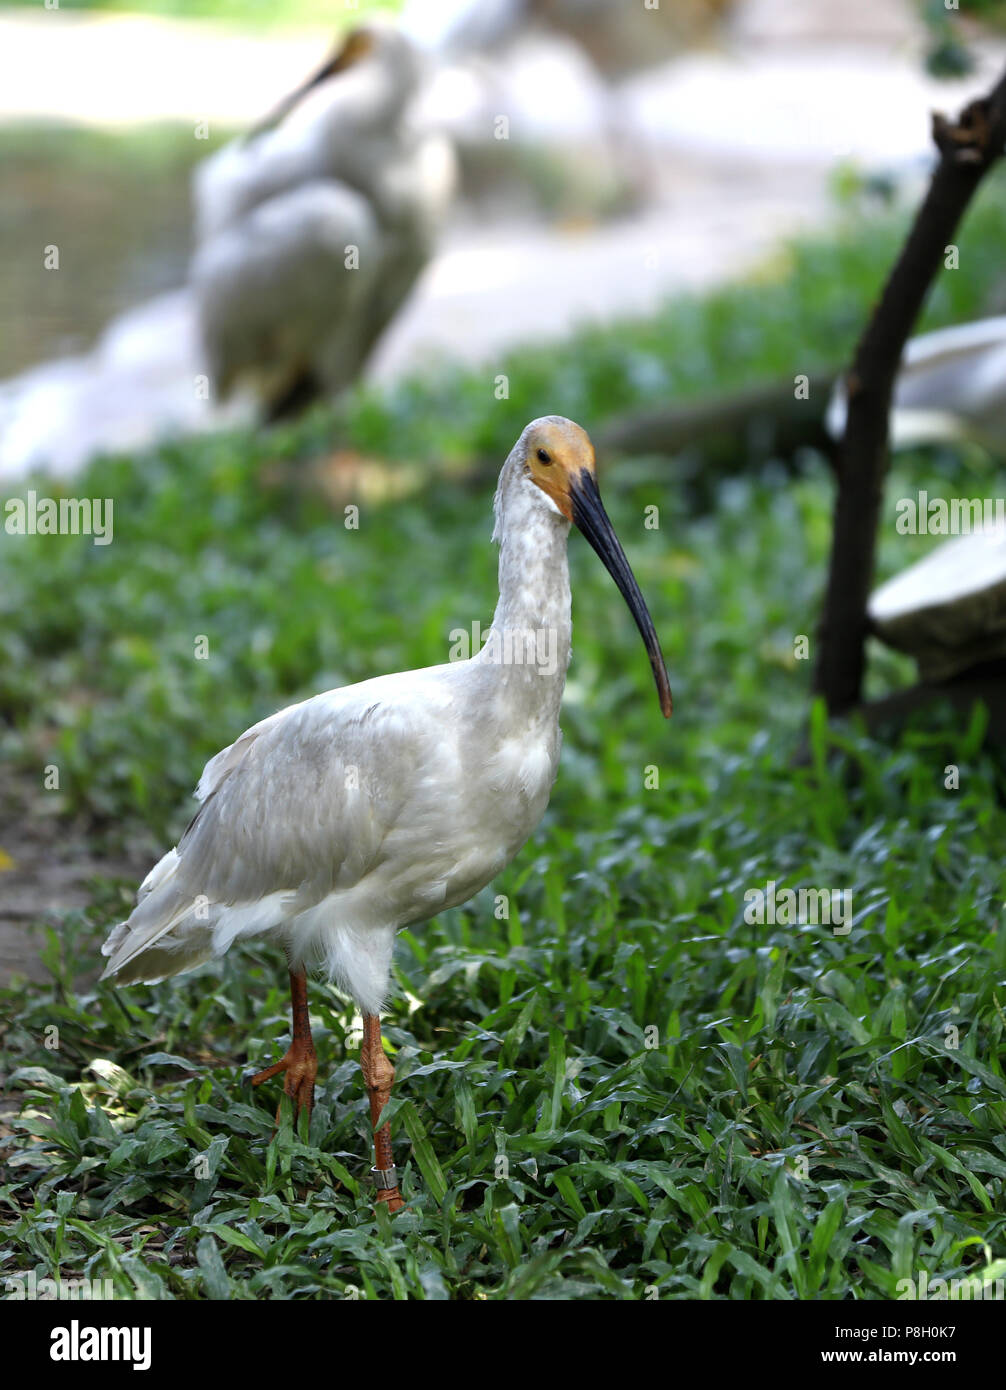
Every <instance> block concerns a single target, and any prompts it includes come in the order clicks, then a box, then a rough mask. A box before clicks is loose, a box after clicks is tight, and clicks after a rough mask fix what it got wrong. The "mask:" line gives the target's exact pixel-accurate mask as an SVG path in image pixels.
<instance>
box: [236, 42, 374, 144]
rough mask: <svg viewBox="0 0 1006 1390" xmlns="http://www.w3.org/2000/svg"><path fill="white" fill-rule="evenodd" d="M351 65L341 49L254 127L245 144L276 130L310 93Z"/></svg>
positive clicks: (246, 137)
mask: <svg viewBox="0 0 1006 1390" xmlns="http://www.w3.org/2000/svg"><path fill="white" fill-rule="evenodd" d="M349 65H350V63H349V60H348V59H347V57H346V50H345V49H344V48H343V49H340V50H339V52H338V53H337V54H336V55H335V57H334V58H329V59H328V61H327V62H326V63H325V64H324V66H322V67H320V68H319V69H318V71H317V72H316V73H315V74H314V75H313V76H312V77H309V78H308V79H307V81H306V82H302V83H301V84H300V86H299V87H296V88H294V90H293V91H292V92H291V93H290V95H289V96H286V97H284V98H283V100H282V101H281V102H280V103H279V105H278V106H274V107H273V109H272V110H271V111H270V112H269V114H268V116H266V117H264V119H263V120H261V121H259V122H258V124H257V125H254V126H253V127H252V128H251V130H250V131H249V132H248V134H247V135H246V136H245V143H246V144H247V142H248V141H249V140H254V139H255V137H256V136H257V135H264V134H265V132H266V131H267V130H274V129H275V127H276V126H278V125H279V123H280V121H284V120H286V118H287V116H289V114H290V112H291V111H292V110H293V109H294V107H295V106H299V105H300V103H301V102H302V101H303V100H304V98H305V97H306V96H307V95H308V93H310V92H313V91H314V89H315V87H320V86H321V84H322V83H323V82H327V81H328V79H329V78H330V77H333V76H334V75H335V74H336V73H337V72H342V71H343V69H344V68H346V67H348V66H349Z"/></svg>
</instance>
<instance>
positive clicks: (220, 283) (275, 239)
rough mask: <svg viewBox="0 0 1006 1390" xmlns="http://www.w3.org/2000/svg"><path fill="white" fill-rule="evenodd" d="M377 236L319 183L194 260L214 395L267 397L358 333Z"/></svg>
mask: <svg viewBox="0 0 1006 1390" xmlns="http://www.w3.org/2000/svg"><path fill="white" fill-rule="evenodd" d="M382 259H383V239H382V235H381V233H380V230H379V228H378V226H377V223H376V221H375V219H374V216H373V214H372V212H371V210H370V207H369V205H368V203H367V201H366V199H365V198H363V197H362V196H361V195H360V194H358V193H355V192H354V191H353V190H352V189H349V188H345V187H343V186H342V185H340V184H337V183H331V182H327V181H317V182H314V183H307V184H304V185H303V186H302V187H300V188H297V189H294V190H293V191H291V192H289V193H284V194H283V195H281V196H280V197H277V198H273V199H271V200H270V201H269V202H267V203H263V204H262V205H261V206H260V207H257V208H255V209H254V210H253V211H252V212H250V213H249V214H248V215H247V217H245V218H243V219H242V220H241V221H240V222H238V223H236V224H235V225H234V226H232V227H229V228H227V229H226V230H225V231H223V232H221V233H220V235H219V236H216V237H214V238H213V239H212V240H211V241H210V242H208V243H206V244H205V245H204V246H202V247H201V248H200V249H199V250H198V251H197V253H196V256H195V258H194V260H193V263H192V271H191V278H192V283H193V287H194V290H195V293H196V298H197V302H198V306H199V322H200V330H201V333H202V337H203V342H204V346H205V348H206V352H207V358H208V361H209V364H210V367H211V370H212V373H213V377H214V381H215V383H216V386H217V390H218V391H219V393H220V394H221V396H226V394H227V393H228V391H229V390H230V389H231V388H232V387H233V385H234V384H235V382H236V381H237V380H238V379H239V378H241V377H242V376H250V377H252V378H253V382H254V383H255V384H257V386H258V389H259V390H262V391H263V393H264V394H266V395H267V396H268V395H271V394H277V393H278V392H279V391H281V390H282V389H283V388H284V386H285V385H286V384H287V383H288V381H289V379H290V378H291V377H292V376H294V375H295V374H296V373H297V372H298V371H300V370H303V369H305V368H309V367H310V366H311V365H312V364H313V363H314V362H315V361H316V360H317V357H318V353H319V350H320V349H321V348H324V349H325V351H326V353H327V355H329V356H330V355H331V352H332V347H331V344H332V340H333V339H337V340H340V339H341V338H343V337H344V338H345V339H346V351H347V353H348V354H349V356H350V357H352V352H351V345H352V343H353V342H354V341H355V340H356V338H357V336H358V334H359V324H360V320H361V318H362V317H365V308H366V304H367V300H368V297H369V296H370V294H371V292H372V287H373V285H374V282H375V279H376V278H377V277H379V275H380V271H381V264H382Z"/></svg>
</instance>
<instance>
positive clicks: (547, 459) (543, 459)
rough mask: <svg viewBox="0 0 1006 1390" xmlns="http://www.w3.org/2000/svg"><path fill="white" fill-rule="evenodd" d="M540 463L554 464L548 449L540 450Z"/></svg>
mask: <svg viewBox="0 0 1006 1390" xmlns="http://www.w3.org/2000/svg"><path fill="white" fill-rule="evenodd" d="M538 462H539V463H551V462H552V455H551V454H550V453H549V452H548V450H547V449H539V450H538Z"/></svg>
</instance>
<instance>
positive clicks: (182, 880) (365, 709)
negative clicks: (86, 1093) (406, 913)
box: [103, 672, 450, 978]
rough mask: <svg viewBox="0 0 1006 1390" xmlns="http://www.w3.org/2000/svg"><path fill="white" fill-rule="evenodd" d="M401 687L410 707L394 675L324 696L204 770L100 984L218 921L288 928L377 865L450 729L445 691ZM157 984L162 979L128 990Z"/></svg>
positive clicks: (110, 947) (109, 947)
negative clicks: (249, 919) (270, 915)
mask: <svg viewBox="0 0 1006 1390" xmlns="http://www.w3.org/2000/svg"><path fill="white" fill-rule="evenodd" d="M409 676H410V678H411V679H410V683H409V686H408V691H407V695H408V698H404V699H403V698H402V694H403V692H402V690H401V689H400V683H401V681H402V677H401V676H386V677H379V678H378V679H376V680H373V681H366V682H364V683H363V684H361V685H356V686H350V687H347V688H346V689H344V690H334V691H329V692H328V693H326V694H324V695H317V696H314V697H313V698H312V699H310V700H305V701H304V702H303V703H302V704H299V705H292V706H290V707H289V708H288V709H285V710H282V711H280V712H279V713H278V714H275V715H272V716H271V717H270V718H269V719H265V720H263V721H262V722H261V723H260V724H256V725H255V726H254V727H253V728H251V729H249V730H247V732H245V733H244V734H242V735H241V737H240V738H239V739H238V740H237V741H236V742H235V743H233V744H231V745H230V747H228V748H225V749H224V750H223V751H222V752H220V753H218V754H217V755H216V756H215V757H214V758H212V759H210V761H209V762H208V763H207V765H206V767H205V769H204V771H203V775H202V778H201V779H200V782H199V788H198V791H197V795H198V796H199V797H200V798H201V799H202V805H201V806H200V808H199V810H198V811H197V812H196V814H195V816H194V817H193V819H192V821H191V822H190V824H189V826H188V828H187V830H186V831H185V833H184V834H183V835H182V837H181V839H180V840H179V842H178V846H177V848H176V849H173V850H171V851H170V852H169V853H168V854H166V855H165V856H164V858H163V859H162V860H160V862H159V863H158V864H157V865H155V867H154V868H153V870H152V871H151V873H150V874H149V875H148V876H147V878H146V880H145V881H144V883H143V884H142V886H141V888H140V891H139V894H138V895H137V906H136V908H135V909H134V911H133V913H132V914H131V916H130V918H129V920H128V921H126V922H124V923H122V924H121V925H120V926H119V927H117V928H116V929H115V930H114V931H113V932H112V934H111V935H110V937H109V939H108V941H107V942H106V943H105V946H104V947H103V950H104V953H105V954H106V955H108V956H110V957H111V959H110V961H109V964H108V967H107V968H106V971H105V974H106V976H107V975H112V974H116V973H118V972H121V971H123V968H124V967H126V966H128V965H129V964H130V963H131V962H135V961H137V959H138V958H139V957H141V956H144V955H145V954H146V956H147V958H148V959H149V958H150V953H151V952H152V950H153V949H154V948H156V947H157V945H158V943H159V942H162V941H163V938H165V937H166V936H167V935H168V934H169V933H172V932H174V931H176V930H180V929H183V928H184V929H185V930H189V929H192V930H194V931H195V932H196V934H197V935H198V934H199V923H200V921H201V920H203V921H205V920H207V919H212V918H213V916H214V914H215V913H216V912H217V911H218V909H220V908H234V907H248V906H254V905H256V904H260V903H264V902H267V901H269V902H276V901H277V900H278V899H280V900H282V908H283V915H286V916H294V915H295V914H296V913H298V912H303V911H306V910H307V909H308V908H310V907H312V906H314V905H316V904H317V903H319V902H321V901H322V900H323V899H324V898H325V897H327V896H328V895H329V894H330V893H332V892H334V891H337V890H340V889H346V888H350V887H352V886H353V885H355V884H356V883H358V882H359V881H360V879H362V878H363V877H364V876H365V875H366V874H368V873H370V872H371V871H373V870H374V869H375V868H376V867H377V866H378V865H380V863H381V862H382V852H383V847H384V843H385V840H386V838H387V836H388V835H389V833H391V831H392V830H393V829H394V828H395V826H396V824H397V823H398V822H399V820H400V819H401V817H402V816H403V814H406V813H407V808H408V807H409V805H410V803H411V801H412V800H413V799H414V798H416V796H417V794H419V795H422V792H423V788H424V785H427V784H428V783H429V781H430V779H431V778H435V777H436V775H437V770H438V767H439V766H440V763H441V760H442V756H443V747H444V740H445V720H446V724H447V725H449V716H445V711H447V709H448V707H449V702H450V696H449V693H447V692H446V690H445V688H444V687H443V685H442V684H440V683H438V682H437V681H436V680H435V679H434V680H432V681H425V680H424V679H423V676H424V673H422V672H416V673H409ZM417 677H418V679H417ZM277 895H278V898H277ZM200 904H202V905H203V910H204V913H205V916H204V917H203V918H202V919H201V918H200ZM208 953H209V952H208V951H202V952H201V953H200V956H201V958H204V957H205V955H206V954H208ZM188 963H189V964H191V963H194V962H192V961H190V962H188ZM156 973H161V974H163V973H169V972H166V971H165V970H164V969H163V967H159V968H158V969H157V970H156V971H154V972H152V973H147V972H145V971H144V970H142V969H137V970H134V971H133V972H126V978H134V977H135V978H151V977H152V974H156Z"/></svg>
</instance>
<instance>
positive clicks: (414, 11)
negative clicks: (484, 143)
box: [402, 0, 735, 79]
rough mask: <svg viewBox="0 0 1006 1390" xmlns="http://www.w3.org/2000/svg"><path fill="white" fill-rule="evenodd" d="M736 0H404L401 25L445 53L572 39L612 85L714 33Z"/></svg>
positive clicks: (412, 35)
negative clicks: (526, 38)
mask: <svg viewBox="0 0 1006 1390" xmlns="http://www.w3.org/2000/svg"><path fill="white" fill-rule="evenodd" d="M734 3H735V0H674V2H673V4H672V3H669V0H668V3H665V4H663V5H660V4H656V5H644V3H643V0H407V3H406V5H405V7H404V9H403V11H402V26H403V28H404V29H405V30H406V32H407V33H408V34H409V35H410V36H411V37H412V38H414V39H415V41H416V42H417V43H419V44H422V45H423V46H424V47H427V48H431V49H435V50H437V51H439V52H441V53H444V54H460V53H467V52H472V51H475V50H479V49H483V50H484V49H490V48H494V47H496V46H498V45H500V44H505V43H509V42H510V41H511V40H512V39H514V38H515V37H517V36H519V35H520V34H521V33H522V32H524V31H528V30H538V31H539V32H551V33H553V34H561V35H562V36H564V37H567V38H571V39H574V40H575V41H576V42H577V43H578V44H579V45H580V46H581V48H583V49H584V50H585V51H586V52H587V53H588V54H589V55H590V57H591V60H592V61H593V63H594V65H595V66H596V67H597V69H598V71H599V72H602V73H604V74H605V76H606V77H608V78H609V79H611V78H617V77H621V76H624V75H625V74H626V73H629V72H635V71H637V70H638V69H640V68H646V67H650V66H651V65H653V64H655V63H663V62H666V61H667V60H668V59H669V58H672V57H675V56H676V55H677V54H678V53H680V52H681V50H682V49H683V48H685V47H687V46H689V45H690V44H694V43H696V42H698V41H701V40H703V39H705V38H708V37H709V35H710V34H712V33H714V32H715V30H716V26H717V25H718V24H719V22H720V21H721V20H722V19H723V18H724V17H725V16H726V15H728V14H729V12H730V10H731V9H732V8H733V6H734Z"/></svg>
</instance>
